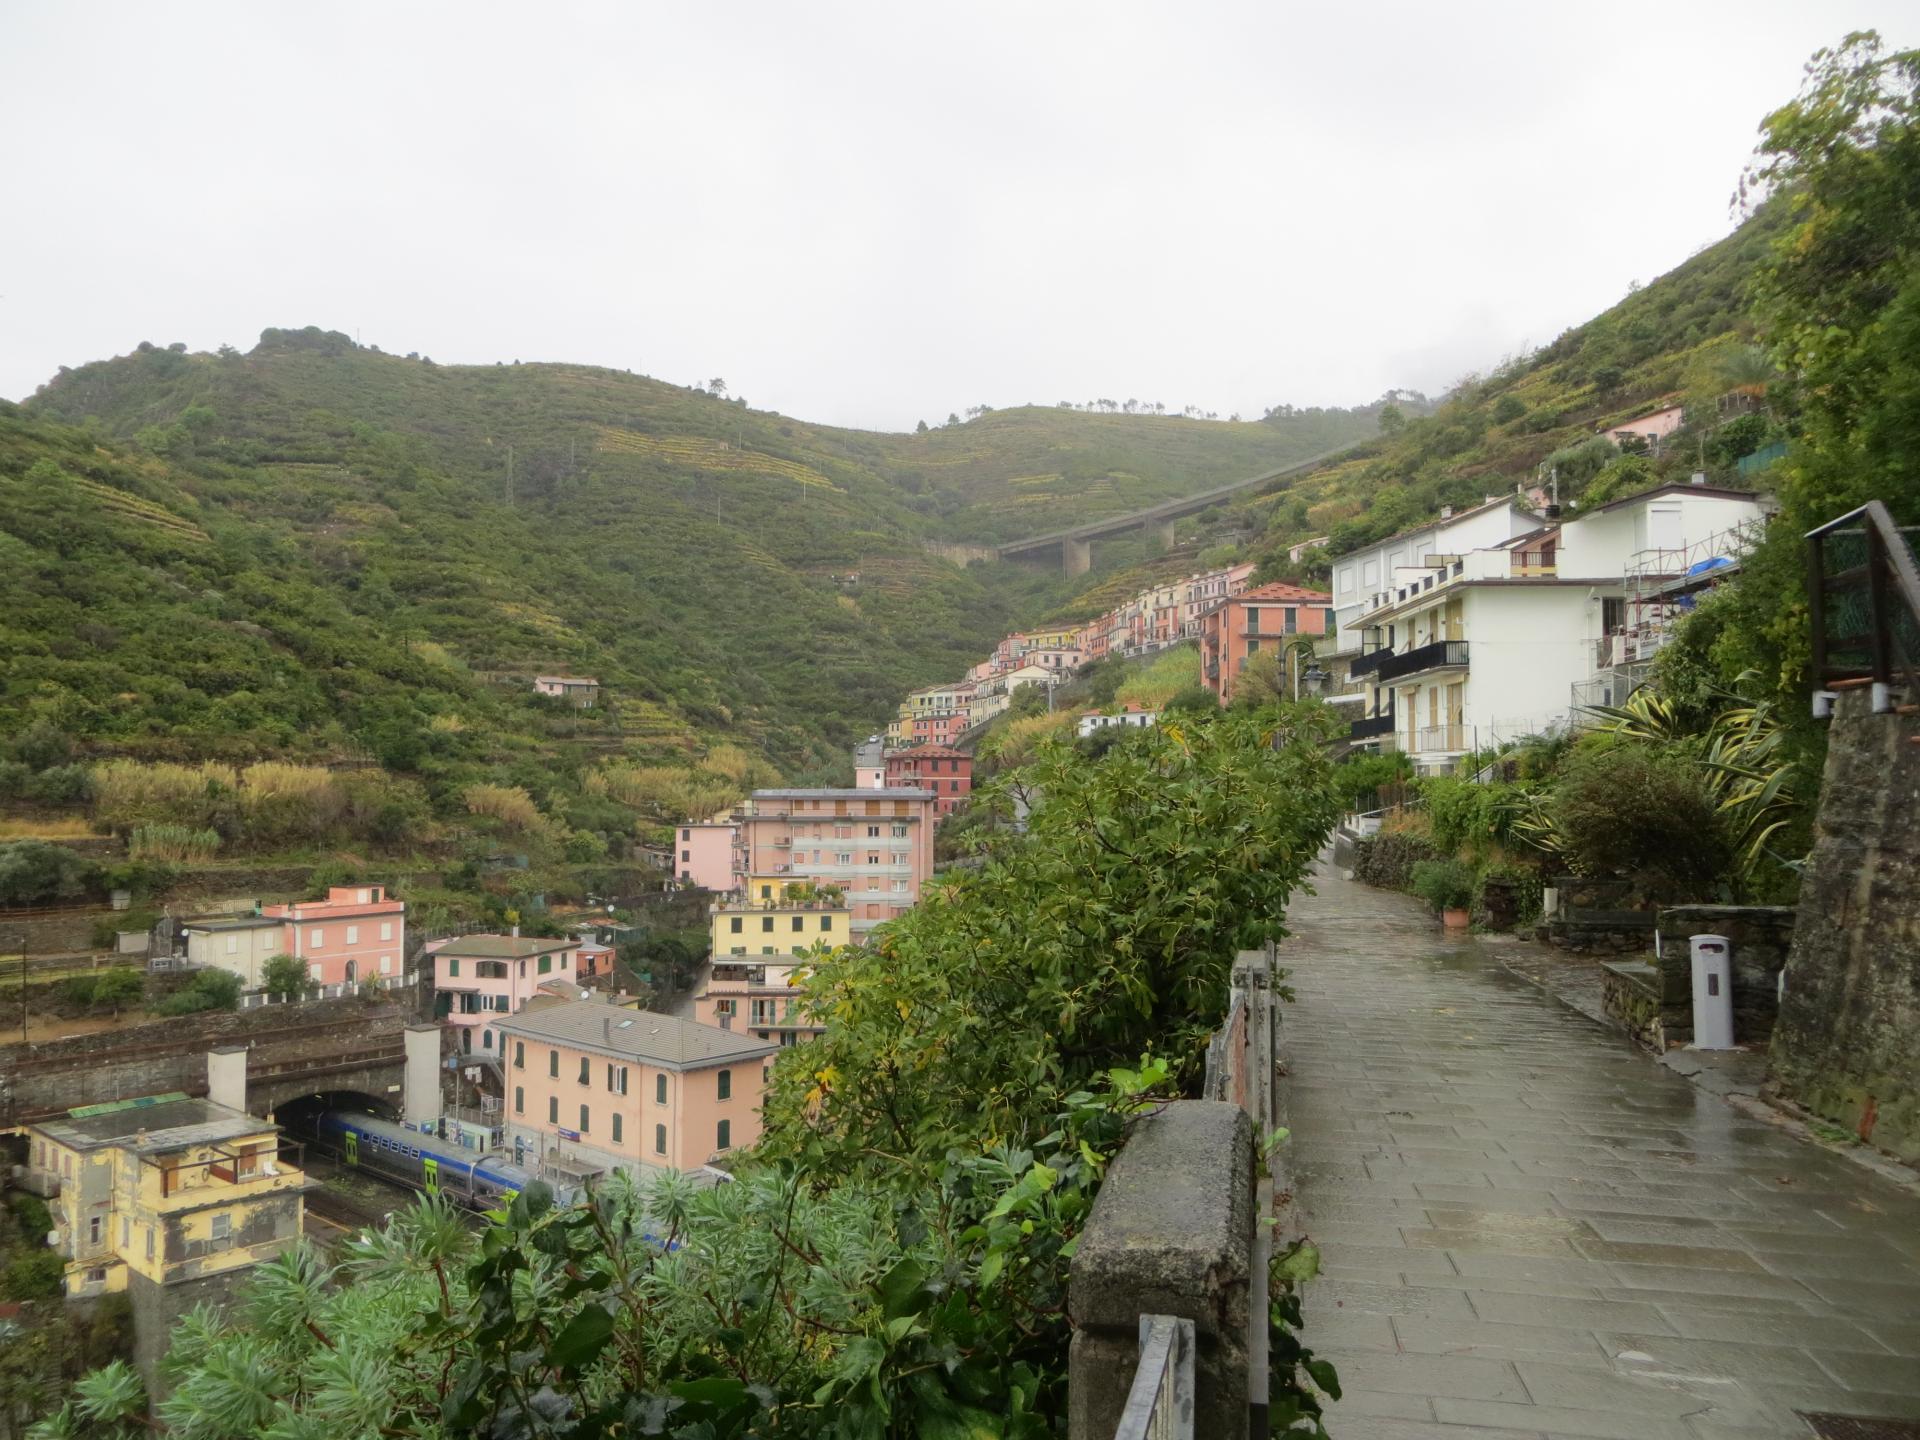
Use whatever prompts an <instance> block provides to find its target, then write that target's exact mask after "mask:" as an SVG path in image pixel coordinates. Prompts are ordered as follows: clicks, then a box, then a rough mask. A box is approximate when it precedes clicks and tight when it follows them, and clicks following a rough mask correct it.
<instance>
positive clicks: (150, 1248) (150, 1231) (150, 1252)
mask: <svg viewBox="0 0 1920 1440" xmlns="http://www.w3.org/2000/svg"><path fill="white" fill-rule="evenodd" d="M147 1259H149V1260H151V1259H153V1226H151V1225H149V1226H147Z"/></svg>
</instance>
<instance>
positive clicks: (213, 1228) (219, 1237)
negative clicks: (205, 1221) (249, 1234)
mask: <svg viewBox="0 0 1920 1440" xmlns="http://www.w3.org/2000/svg"><path fill="white" fill-rule="evenodd" d="M208 1233H209V1235H210V1238H211V1239H212V1241H213V1243H214V1244H216V1245H227V1244H231V1243H232V1241H233V1217H232V1216H231V1215H228V1214H224V1213H222V1214H219V1215H216V1216H214V1217H213V1220H212V1221H211V1222H210V1225H209V1227H208Z"/></svg>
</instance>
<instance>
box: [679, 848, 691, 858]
mask: <svg viewBox="0 0 1920 1440" xmlns="http://www.w3.org/2000/svg"><path fill="white" fill-rule="evenodd" d="M680 858H681V859H682V860H691V859H693V852H692V851H691V850H682V851H681V852H680Z"/></svg>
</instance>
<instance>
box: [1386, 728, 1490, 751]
mask: <svg viewBox="0 0 1920 1440" xmlns="http://www.w3.org/2000/svg"><path fill="white" fill-rule="evenodd" d="M1472 733H1473V732H1472V730H1471V729H1470V728H1469V727H1467V726H1465V725H1429V726H1427V727H1426V728H1425V729H1422V730H1415V731H1413V732H1412V733H1411V734H1410V735H1408V736H1407V737H1406V738H1407V744H1406V745H1405V746H1404V747H1403V748H1404V749H1405V750H1406V751H1407V753H1408V754H1410V755H1461V754H1464V753H1465V752H1466V750H1467V749H1468V746H1469V740H1468V737H1469V736H1470V735H1472Z"/></svg>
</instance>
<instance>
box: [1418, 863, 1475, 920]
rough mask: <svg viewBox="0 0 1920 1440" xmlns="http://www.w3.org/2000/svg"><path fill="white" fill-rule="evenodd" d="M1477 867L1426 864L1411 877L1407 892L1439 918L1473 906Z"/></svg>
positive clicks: (1455, 864)
mask: <svg viewBox="0 0 1920 1440" xmlns="http://www.w3.org/2000/svg"><path fill="white" fill-rule="evenodd" d="M1473 880H1474V875H1473V867H1472V866H1471V865H1468V864H1467V863H1466V862H1465V861H1462V860H1422V861H1420V862H1418V863H1417V864H1416V865H1414V867H1413V868H1412V870H1410V871H1409V872H1408V875H1407V888H1408V889H1409V890H1410V891H1412V892H1413V893H1414V894H1415V895H1418V896H1419V897H1420V898H1421V899H1422V900H1424V901H1426V902H1427V904H1428V906H1430V907H1431V908H1432V909H1433V911H1434V912H1435V913H1436V914H1437V913H1438V912H1440V911H1442V910H1464V909H1466V908H1467V907H1468V906H1469V905H1471V904H1472V903H1473Z"/></svg>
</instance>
